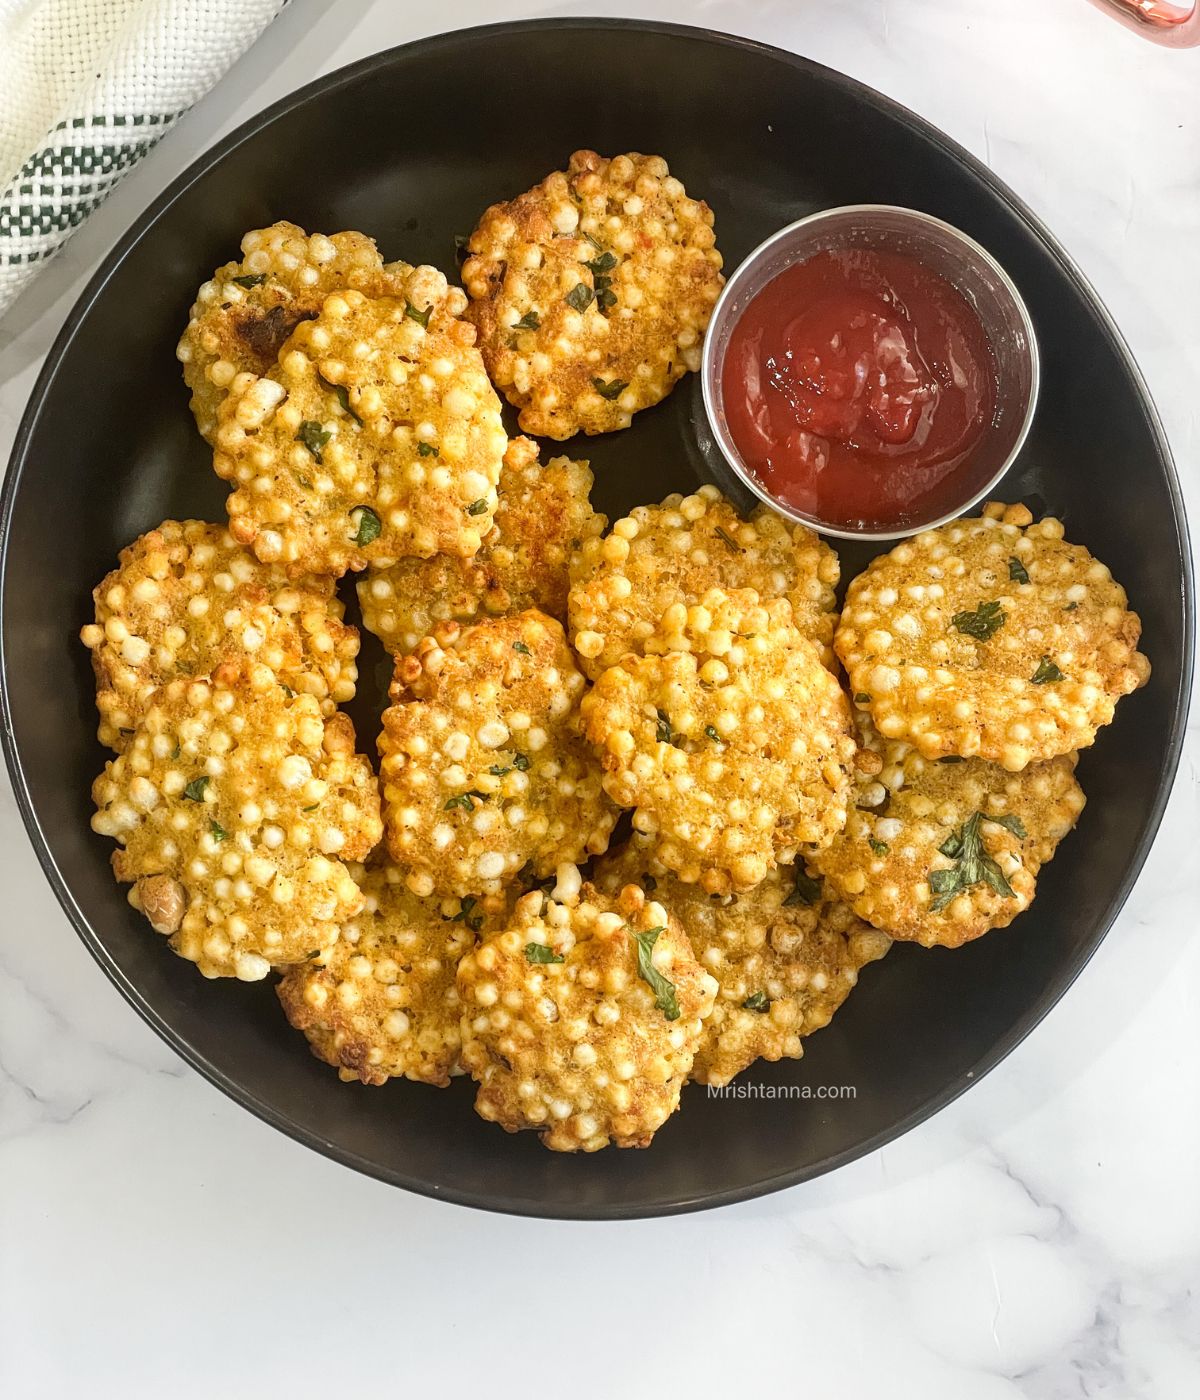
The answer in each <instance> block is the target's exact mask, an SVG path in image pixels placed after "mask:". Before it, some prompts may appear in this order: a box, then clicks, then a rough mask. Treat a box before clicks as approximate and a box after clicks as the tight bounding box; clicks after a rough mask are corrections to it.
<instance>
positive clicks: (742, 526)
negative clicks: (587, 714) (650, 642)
mask: <svg viewBox="0 0 1200 1400" xmlns="http://www.w3.org/2000/svg"><path fill="white" fill-rule="evenodd" d="M838 573H839V565H838V557H837V555H836V554H835V553H834V552H833V550H832V549H830V548H829V546H828V545H827V544H825V543H824V542H823V541H822V540H820V539H819V538H818V537H817V536H816V535H815V534H814V533H813V532H812V531H811V530H810V529H808V528H807V526H804V525H796V524H793V523H791V522H790V521H787V520H784V518H783V517H782V516H780V515H777V514H776V513H775V512H774V511H773V510H769V509H768V508H767V507H766V506H760V507H759V508H758V509H757V510H756V511H754V513H753V514H752V515H751V516H750V518H749V519H748V520H743V519H742V517H741V516H740V515H739V514H738V513H737V511H736V510H734V508H733V506H732V505H731V504H730V503H729V501H727V500H726V499H725V497H724V496H722V495H721V493H720V491H718V490H717V488H716V487H715V486H712V485H705V486H701V487H700V488H699V489H698V490H697V491H695V492H694V493H693V494H692V495H689V496H681V495H679V494H678V493H676V494H674V495H670V496H668V497H667V498H666V500H664V501H663V502H662V504H661V505H657V506H638V507H637V508H636V509H634V510H632V511H630V512H629V514H628V515H627V516H625V517H624V518H623V519H621V520H618V521H617V522H616V523H615V524H614V525H613V527H612V530H611V531H610V532H609V533H608V534H607V535H605V536H604V538H603V539H599V538H593V539H590V540H585V541H584V544H583V547H582V548H581V549H580V550H579V551H578V552H577V553H576V554H575V555H574V556H573V558H572V560H571V594H570V599H569V603H568V610H569V613H570V623H571V640H572V643H573V645H574V647H575V649H576V651H577V652H578V653H579V656H580V658H581V659H580V665H581V666H582V667H583V669H584V672H585V673H586V675H587V676H589V677H590V679H592V680H595V679H596V677H597V676H598V675H600V673H601V672H602V671H605V670H607V669H608V667H610V666H615V665H616V664H617V662H618V661H620V660H621V658H622V657H623V656H625V655H626V654H627V653H633V654H635V655H640V654H641V653H642V651H643V649H644V646H645V642H646V638H647V637H649V636H650V634H651V633H652V632H653V631H654V628H655V627H656V626H657V625H658V621H659V619H660V618H661V617H662V615H663V613H664V612H666V610H667V608H669V607H671V606H672V605H673V604H675V603H683V604H684V605H685V606H687V607H691V606H692V605H693V604H695V603H698V602H699V601H700V599H701V598H702V597H703V596H704V595H705V594H706V593H707V592H708V591H709V589H710V588H720V589H724V590H726V591H728V590H730V589H735V588H752V589H754V591H755V592H756V593H757V594H758V596H759V597H760V598H761V599H763V601H764V602H765V601H768V600H770V599H772V598H786V599H787V600H788V602H789V603H790V604H791V607H792V621H793V622H794V624H795V625H796V626H797V627H798V628H799V629H800V631H801V632H802V633H803V634H804V635H805V636H806V637H807V638H808V639H809V641H811V642H813V643H814V644H815V645H816V646H817V648H818V649H819V650H820V652H821V656H822V659H823V660H824V661H825V663H826V665H829V666H832V665H833V664H834V662H833V648H832V641H833V628H834V623H835V622H836V621H837V611H836V609H837V602H836V598H835V594H834V590H835V589H836V587H837V582H838Z"/></svg>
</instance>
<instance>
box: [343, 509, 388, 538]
mask: <svg viewBox="0 0 1200 1400" xmlns="http://www.w3.org/2000/svg"><path fill="white" fill-rule="evenodd" d="M354 510H356V511H358V513H359V515H358V529H357V530H355V532H354V543H355V544H357V545H368V544H371V543H372V542H373V541H374V540H377V539H378V538H379V536H380V535H381V534H382V533H383V521H382V520H380V518H379V517H378V516H377V515H376V514H375V512H374V511H373V510H372V509H371V507H370V506H355V507H354ZM350 514H351V515H353V514H354V511H351V512H350Z"/></svg>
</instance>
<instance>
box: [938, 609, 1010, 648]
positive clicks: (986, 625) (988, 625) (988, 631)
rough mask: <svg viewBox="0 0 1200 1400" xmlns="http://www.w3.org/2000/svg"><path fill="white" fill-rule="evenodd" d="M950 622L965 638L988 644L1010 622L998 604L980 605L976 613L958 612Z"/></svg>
mask: <svg viewBox="0 0 1200 1400" xmlns="http://www.w3.org/2000/svg"><path fill="white" fill-rule="evenodd" d="M950 621H951V623H952V624H953V625H954V627H956V628H957V629H958V631H960V632H962V633H963V634H964V635H965V636H968V637H974V638H975V640H976V641H977V642H986V641H987V640H988V638H989V637H993V636H995V634H996V633H997V632H998V631H999V630H1000V628H1001V627H1003V626H1004V624H1005V622H1007V621H1008V614H1007V613H1006V612H1005V611H1004V609H1003V608H1001V606H1000V604H999V603H997V602H991V603H980V605H979V606H978V607H977V608H976V609H975V611H974V612H957V613H955V614H954V616H953V617H952V618H951V619H950Z"/></svg>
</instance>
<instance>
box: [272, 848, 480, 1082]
mask: <svg viewBox="0 0 1200 1400" xmlns="http://www.w3.org/2000/svg"><path fill="white" fill-rule="evenodd" d="M353 873H354V875H355V878H356V880H357V881H358V884H359V886H360V888H361V889H362V892H363V897H364V901H365V902H364V906H363V909H362V912H361V913H359V914H357V915H355V916H354V917H353V918H352V919H350V920H349V921H348V922H347V923H345V924H344V925H343V926H342V931H341V937H340V938H339V939H338V941H337V942H336V943H335V944H334V945H333V946H332V947H331V948H328V949H326V950H325V951H323V952H322V953H321V954H319V955H318V956H317V957H316V958H314V959H312V960H310V961H308V962H304V963H299V964H297V965H296V966H295V967H291V968H288V969H287V971H286V972H285V973H284V976H283V978H282V980H281V981H280V983H279V986H278V988H277V991H278V993H279V1000H280V1002H281V1003H282V1005H283V1009H284V1012H285V1014H286V1015H287V1018H288V1020H289V1021H290V1022H291V1023H292V1025H293V1026H295V1027H296V1029H297V1030H299V1031H302V1032H303V1033H304V1035H306V1036H307V1037H308V1042H309V1046H310V1048H311V1049H312V1052H313V1054H314V1055H316V1057H317V1058H318V1059H320V1060H324V1061H325V1063H326V1064H330V1065H333V1066H334V1068H335V1069H337V1071H338V1074H339V1077H340V1078H341V1079H343V1080H347V1081H352V1080H359V1081H361V1082H362V1083H363V1084H386V1083H387V1081H388V1079H390V1078H397V1077H403V1078H407V1079H415V1080H418V1081H420V1082H421V1083H424V1084H434V1085H439V1086H444V1085H446V1084H449V1082H450V1076H451V1075H452V1074H454V1073H458V1072H460V1071H459V1069H458V1056H459V1051H460V1049H461V1048H462V1034H461V1029H460V1021H461V1005H460V1000H459V995H458V985H457V982H456V980H455V974H456V972H457V970H458V964H459V962H460V960H461V959H462V958H463V957H464V956H465V955H466V954H467V953H468V952H469V951H470V950H471V949H472V948H473V947H474V946H475V943H476V941H477V939H478V938H479V936H480V934H481V933H482V934H483V935H484V936H486V935H487V934H488V933H490V932H491V931H492V930H493V929H495V928H496V927H498V926H499V923H500V922H501V921H502V920H503V917H504V914H505V900H504V899H503V898H502V897H500V898H496V897H494V898H493V899H491V900H490V901H489V900H475V899H465V900H460V899H418V898H417V896H416V895H414V894H410V893H409V892H408V889H407V888H406V886H405V883H404V876H403V873H402V872H401V871H400V870H398V869H397V868H396V866H394V865H392V864H391V863H390V862H388V861H386V860H385V861H381V862H379V863H377V864H374V865H372V866H371V867H370V868H368V869H365V870H364V869H362V868H361V867H356V868H355V869H354V872H353Z"/></svg>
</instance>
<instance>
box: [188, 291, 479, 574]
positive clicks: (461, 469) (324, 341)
mask: <svg viewBox="0 0 1200 1400" xmlns="http://www.w3.org/2000/svg"><path fill="white" fill-rule="evenodd" d="M459 295H461V294H458V293H457V292H456V290H454V289H450V288H448V287H447V285H446V279H445V278H444V277H443V276H442V274H441V273H440V272H437V271H436V270H435V269H433V268H415V269H413V271H412V272H411V274H410V276H409V277H408V278H407V280H406V281H405V283H404V286H403V295H402V296H400V297H396V298H379V299H375V300H371V299H369V298H367V297H364V296H363V295H362V294H361V293H359V292H335V293H332V294H331V295H330V296H328V297H326V299H325V301H324V303H323V304H322V306H321V310H320V313H319V315H317V316H316V317H315V318H314V319H312V320H308V321H304V322H303V323H302V324H301V325H300V326H299V327H297V329H296V331H295V333H294V334H293V335H292V337H291V339H290V340H288V342H287V343H286V344H285V345H284V347H283V349H282V350H281V351H280V357H279V363H278V365H277V366H276V367H275V368H274V369H273V370H272V371H271V373H270V375H269V376H267V377H263V378H258V379H255V378H254V377H253V376H251V375H242V376H239V377H238V378H237V379H236V380H234V382H233V384H232V385H231V386H230V389H229V393H228V395H227V397H226V398H225V400H224V402H223V403H222V404H221V407H220V410H219V412H218V415H217V417H218V426H217V434H216V440H215V442H216V450H215V452H214V454H213V467H214V469H215V471H216V473H217V475H218V476H220V477H221V478H222V479H223V480H226V481H229V482H230V483H231V485H232V487H233V490H232V491H231V492H230V495H229V497H228V500H227V502H226V505H227V509H228V511H229V521H230V525H229V528H230V531H231V533H232V534H233V536H234V538H235V539H237V540H239V541H241V543H243V544H246V545H248V546H250V548H252V549H253V550H254V552H255V554H256V555H257V556H258V557H259V558H260V559H262V560H264V561H266V562H268V563H281V564H283V565H285V566H286V567H287V568H288V569H289V571H290V572H292V573H322V574H333V575H335V576H340V575H341V574H343V573H345V571H346V570H347V569H354V570H358V569H363V568H365V567H366V566H367V564H375V565H377V566H381V567H382V566H386V565H387V564H390V563H392V562H394V561H395V560H396V559H399V558H402V557H404V556H405V555H410V554H411V555H417V556H420V557H428V556H430V555H433V554H436V553H438V552H439V551H441V552H445V553H448V554H455V555H459V556H462V557H470V556H471V555H473V554H474V553H475V552H476V550H478V548H479V546H480V544H481V543H482V541H483V537H484V536H485V535H486V534H487V533H488V531H489V530H490V529H491V528H492V519H493V513H494V511H495V508H496V483H497V482H498V481H499V479H500V464H501V461H502V460H503V456H504V449H505V446H506V445H507V437H506V435H505V432H504V425H503V423H502V422H501V419H500V402H499V400H498V399H497V398H496V395H495V392H494V390H493V389H492V387H491V385H490V384H489V383H488V379H487V375H486V373H485V371H484V368H483V361H482V359H481V358H480V356H479V352H478V351H477V350H476V349H475V348H474V345H473V343H472V342H473V340H474V329H473V327H471V326H469V325H467V324H466V323H465V322H464V321H460V320H458V319H457V317H456V315H455V308H456V306H457V305H458V301H457V297H458V296H459Z"/></svg>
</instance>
